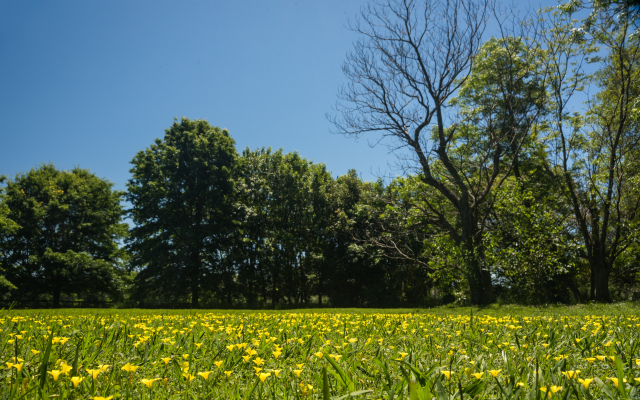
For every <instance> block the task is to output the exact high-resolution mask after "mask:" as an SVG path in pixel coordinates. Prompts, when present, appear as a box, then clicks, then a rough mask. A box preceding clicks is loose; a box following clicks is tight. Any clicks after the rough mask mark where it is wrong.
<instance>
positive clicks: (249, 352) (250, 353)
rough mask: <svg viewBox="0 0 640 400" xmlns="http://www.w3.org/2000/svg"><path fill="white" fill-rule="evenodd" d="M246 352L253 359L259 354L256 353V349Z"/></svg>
mask: <svg viewBox="0 0 640 400" xmlns="http://www.w3.org/2000/svg"><path fill="white" fill-rule="evenodd" d="M245 352H246V353H247V354H248V355H250V356H252V357H253V356H255V355H256V354H258V352H257V351H255V350H254V349H246V350H245Z"/></svg>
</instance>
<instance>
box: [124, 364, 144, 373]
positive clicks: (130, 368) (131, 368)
mask: <svg viewBox="0 0 640 400" xmlns="http://www.w3.org/2000/svg"><path fill="white" fill-rule="evenodd" d="M138 368H140V367H138V366H135V365H131V364H130V363H126V364H125V365H123V366H122V368H120V369H121V370H123V371H127V372H129V373H132V372H136V370H137V369H138Z"/></svg>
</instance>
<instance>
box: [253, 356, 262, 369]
mask: <svg viewBox="0 0 640 400" xmlns="http://www.w3.org/2000/svg"><path fill="white" fill-rule="evenodd" d="M253 363H254V364H256V365H257V366H258V367H259V366H261V365H262V364H264V360H263V359H262V358H260V357H256V359H255V360H253Z"/></svg>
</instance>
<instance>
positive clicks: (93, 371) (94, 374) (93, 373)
mask: <svg viewBox="0 0 640 400" xmlns="http://www.w3.org/2000/svg"><path fill="white" fill-rule="evenodd" d="M100 372H102V370H101V369H99V368H98V369H89V368H87V373H88V374H89V375H91V378H93V379H96V378H97V377H98V375H99V374H100Z"/></svg>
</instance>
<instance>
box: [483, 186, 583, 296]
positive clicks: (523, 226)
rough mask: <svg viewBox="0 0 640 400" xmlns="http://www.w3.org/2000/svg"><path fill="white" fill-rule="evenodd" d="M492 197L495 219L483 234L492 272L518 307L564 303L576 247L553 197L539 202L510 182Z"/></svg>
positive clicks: (574, 261) (575, 256) (573, 264)
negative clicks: (560, 285) (519, 304)
mask: <svg viewBox="0 0 640 400" xmlns="http://www.w3.org/2000/svg"><path fill="white" fill-rule="evenodd" d="M496 197H497V200H496V202H495V206H494V207H495V209H494V212H495V214H494V215H495V216H496V220H495V221H493V222H492V227H491V228H490V229H488V230H487V232H486V235H487V238H486V243H487V259H488V261H489V264H490V265H491V266H492V273H493V274H495V276H496V277H497V279H498V281H499V282H500V283H501V284H502V285H503V286H506V287H507V288H508V289H509V292H510V294H509V296H510V298H511V299H512V300H515V301H517V302H519V303H525V304H526V303H534V304H536V303H537V304H543V303H552V302H556V301H564V302H567V301H568V300H569V298H567V297H565V296H562V294H566V289H567V286H569V287H570V288H572V287H571V286H572V285H575V283H574V282H573V281H574V278H575V276H574V275H575V272H576V262H577V260H576V259H577V252H578V248H579V243H578V242H577V241H576V240H575V239H573V238H572V237H571V236H570V235H567V230H568V229H570V226H569V225H568V223H567V221H566V218H565V216H564V214H563V213H560V212H558V211H561V210H560V209H559V207H558V204H557V199H555V198H553V197H551V196H549V195H547V196H542V197H541V198H537V197H536V196H534V194H533V193H532V192H531V191H530V190H525V189H523V188H522V187H521V185H520V184H518V182H516V181H515V180H513V179H511V180H509V181H507V182H506V183H505V184H504V185H503V187H502V188H501V189H500V191H499V192H498V193H497V195H496ZM567 282H568V284H567ZM558 283H562V286H563V287H562V288H558ZM572 289H573V288H572ZM554 294H559V295H557V296H554ZM578 299H579V298H578Z"/></svg>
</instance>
